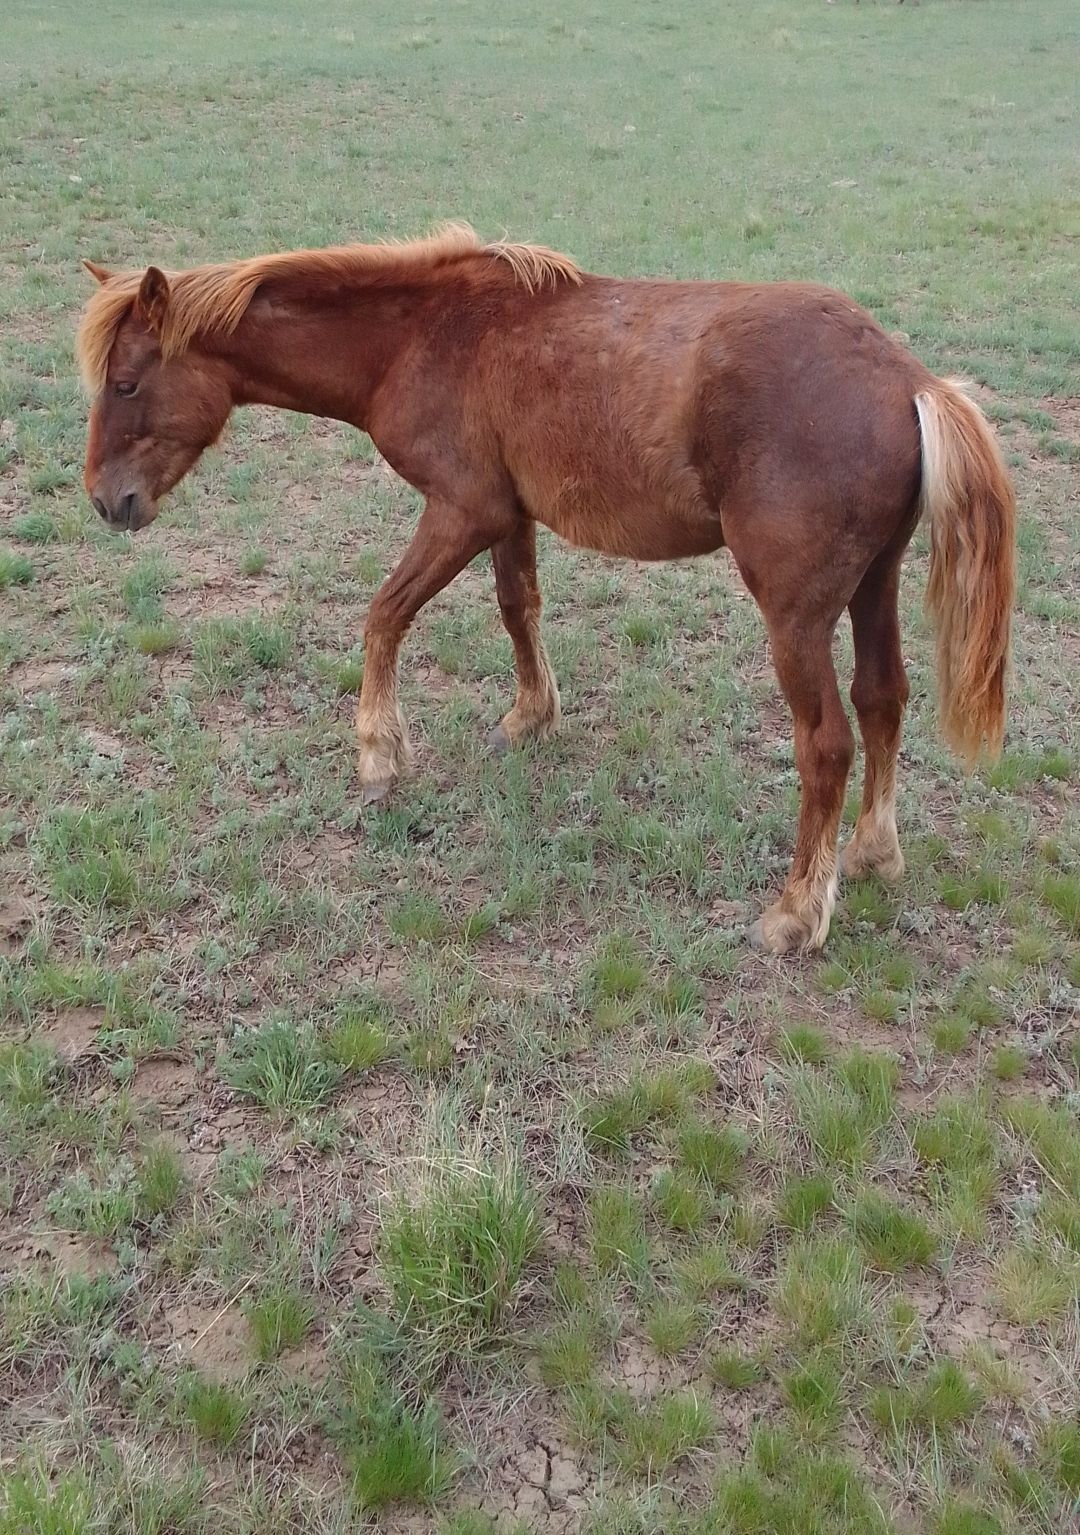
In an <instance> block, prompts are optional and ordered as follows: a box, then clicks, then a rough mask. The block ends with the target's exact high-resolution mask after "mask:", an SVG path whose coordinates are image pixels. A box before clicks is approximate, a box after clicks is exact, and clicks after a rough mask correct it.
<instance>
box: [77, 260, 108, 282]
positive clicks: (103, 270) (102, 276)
mask: <svg viewBox="0 0 1080 1535" xmlns="http://www.w3.org/2000/svg"><path fill="white" fill-rule="evenodd" d="M83 266H84V267H85V268H86V270H87V271H88V272H89V273H90V276H91V277H96V278H97V280H98V282H108V280H109V278H110V277H111V276H112V273H111V272H110V271H109V269H108V267H107V266H98V264H97V262H96V261H84V262H83Z"/></svg>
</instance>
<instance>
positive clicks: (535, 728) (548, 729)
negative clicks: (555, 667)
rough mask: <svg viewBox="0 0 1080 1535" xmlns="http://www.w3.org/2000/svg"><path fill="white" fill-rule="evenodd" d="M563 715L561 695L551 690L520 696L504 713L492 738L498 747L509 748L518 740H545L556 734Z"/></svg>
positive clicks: (492, 742)
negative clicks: (526, 696)
mask: <svg viewBox="0 0 1080 1535" xmlns="http://www.w3.org/2000/svg"><path fill="white" fill-rule="evenodd" d="M561 719H562V710H561V707H560V704H559V695H558V693H557V692H555V691H552V692H551V693H546V694H543V695H541V696H540V697H536V696H532V697H529V698H527V699H519V700H518V701H517V702H516V703H515V704H514V707H513V708H512V709H511V710H509V712H508V713H506V714H504V715H503V717H502V719H501V720H500V721H499V723H498V724H497V725H496V726H495V729H494V730H493V731H492V732H491V735H490V737H489V740H490V742H491V745H492V746H493V747H494V749H495V750H496V751H507V750H508V749H509V748H510V747H511V746H516V745H517V744H518V742H519V741H528V740H536V741H542V740H544V739H546V737H548V736H551V735H554V734H555V732H556V731H557V730H558V728H559V724H560V721H561Z"/></svg>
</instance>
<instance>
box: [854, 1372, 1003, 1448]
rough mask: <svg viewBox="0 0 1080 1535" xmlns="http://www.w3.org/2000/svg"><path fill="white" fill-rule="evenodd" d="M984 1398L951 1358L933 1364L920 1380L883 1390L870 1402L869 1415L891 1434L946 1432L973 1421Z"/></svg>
mask: <svg viewBox="0 0 1080 1535" xmlns="http://www.w3.org/2000/svg"><path fill="white" fill-rule="evenodd" d="M982 1402H983V1398H982V1393H981V1392H980V1390H979V1388H978V1386H976V1385H975V1383H974V1382H973V1381H971V1380H970V1379H969V1378H968V1377H967V1376H966V1375H965V1374H964V1372H963V1370H961V1368H960V1367H959V1365H957V1364H955V1363H954V1362H953V1361H952V1360H951V1359H945V1360H942V1361H941V1362H940V1363H939V1364H936V1365H933V1366H932V1367H931V1368H930V1369H929V1370H928V1371H927V1372H926V1374H925V1376H923V1378H922V1379H921V1380H916V1381H913V1382H912V1383H911V1384H905V1385H904V1386H900V1387H883V1388H882V1389H881V1390H880V1391H878V1392H876V1393H875V1394H874V1396H873V1398H872V1399H871V1403H870V1412H871V1416H872V1417H873V1419H874V1421H875V1422H876V1423H877V1424H878V1425H879V1427H881V1428H883V1429H886V1430H888V1431H889V1432H890V1433H898V1432H902V1431H904V1430H906V1429H912V1430H923V1431H928V1432H929V1431H932V1432H934V1433H937V1434H943V1433H946V1432H948V1431H950V1430H952V1429H953V1428H955V1426H956V1425H957V1424H959V1423H963V1422H966V1421H967V1420H968V1419H969V1418H972V1417H973V1416H974V1415H975V1414H976V1413H977V1412H978V1411H979V1409H980V1407H981V1406H982Z"/></svg>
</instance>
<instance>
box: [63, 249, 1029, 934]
mask: <svg viewBox="0 0 1080 1535" xmlns="http://www.w3.org/2000/svg"><path fill="white" fill-rule="evenodd" d="M87 265H88V266H89V269H90V271H91V272H92V273H93V275H94V276H95V277H96V278H97V279H98V281H99V283H100V285H101V286H100V287H99V288H98V289H97V290H96V292H95V293H94V295H93V296H92V298H91V300H90V303H89V305H88V307H87V310H86V314H85V316H84V319H83V321H82V326H81V329H80V332H79V358H80V362H81V365H82V370H83V374H84V377H85V379H86V381H87V384H88V386H89V387H90V389H91V390H92V392H93V394H94V396H95V398H94V403H93V407H92V410H91V413H90V429H89V441H88V446H87V457H86V486H87V489H88V491H89V493H90V495H91V497H92V498H93V502H94V505H95V507H96V508H97V510H98V511H99V513H100V514H101V516H102V517H103V518H104V519H105V520H106V522H108V523H109V524H110V525H111V526H112V527H119V528H126V529H128V530H131V531H134V530H135V529H137V528H141V527H145V525H146V524H147V523H148V522H151V521H152V520H153V518H154V517H155V516H156V515H157V509H158V502H159V499H160V497H162V496H163V495H164V494H165V493H166V492H167V491H169V490H170V489H171V488H172V487H173V486H174V485H176V483H177V482H178V481H179V480H180V479H181V478H182V476H183V475H184V474H186V473H187V471H188V470H189V469H190V468H191V467H192V465H193V464H194V463H195V461H196V460H197V459H198V457H199V455H200V454H201V453H202V451H203V449H204V448H206V447H207V446H208V444H210V443H211V442H213V441H214V439H215V438H216V437H218V435H219V434H220V432H221V431H222V429H223V427H224V426H225V422H226V420H227V419H228V416H229V414H230V412H231V411H232V409H233V407H234V406H237V405H251V404H263V405H276V406H282V407H284V408H285V409H287V410H297V411H305V412H311V413H313V414H315V415H320V416H331V417H335V418H337V419H338V420H340V421H346V422H349V423H351V424H352V425H353V426H355V427H359V428H361V429H362V430H364V431H365V432H367V433H368V434H369V435H370V436H371V438H372V439H373V441H374V442H375V444H376V446H377V447H378V449H379V451H380V452H381V453H382V454H383V456H384V457H385V458H386V459H387V461H388V462H389V463H390V465H391V466H392V467H393V468H394V469H395V470H396V471H397V472H398V473H399V474H400V475H401V476H402V477H403V478H404V479H406V480H407V481H408V482H409V483H410V484H411V485H413V486H414V487H415V488H416V489H417V490H418V491H419V492H420V493H421V495H422V496H423V497H424V498H425V507H424V511H423V513H422V515H421V517H420V522H419V525H418V527H417V530H416V533H415V536H414V537H413V540H412V542H411V543H410V545H409V547H408V549H407V551H406V553H405V555H404V557H403V558H402V560H401V563H400V564H399V565H398V567H397V569H396V570H395V571H394V573H393V574H392V575H391V576H390V577H389V579H388V580H387V581H386V582H385V583H384V584H383V586H382V587H381V588H380V590H379V591H378V593H377V594H376V596H375V598H374V600H373V602H372V604H371V608H370V611H369V613H368V617H367V623H366V626H365V630H364V642H365V647H366V656H365V668H364V681H363V687H362V690H361V695H360V706H359V714H358V718H357V734H358V736H359V748H360V755H359V775H360V781H361V784H362V785H363V789H364V795H365V799H368V800H373V799H377V798H380V797H381V796H382V795H384V794H385V793H386V792H387V791H388V790H389V788H390V786H391V785H392V784H393V782H394V780H395V779H397V778H398V777H399V776H400V775H401V774H402V773H404V772H405V771H406V770H407V768H408V767H409V764H410V758H411V752H410V747H409V742H408V736H407V733H406V728H405V721H404V719H403V717H402V714H401V710H400V708H399V706H398V699H397V663H398V651H399V649H400V646H401V642H402V639H403V637H404V635H405V632H406V630H407V629H408V627H409V625H410V623H411V622H412V620H413V619H414V618H415V616H416V614H417V613H418V612H419V610H420V609H421V608H422V607H423V605H424V604H425V602H427V601H428V600H429V598H431V597H433V596H434V595H435V593H436V592H439V591H441V590H442V588H443V587H444V586H446V585H447V583H448V582H450V581H452V580H453V578H454V577H455V576H456V575H457V574H458V572H459V571H460V570H462V569H463V568H464V567H465V566H466V565H467V564H468V563H469V562H470V561H471V560H472V559H474V558H475V557H476V556H477V555H478V554H480V553H481V551H482V550H485V549H490V551H491V557H492V561H493V564H494V567H495V585H496V590H497V594H498V601H499V607H500V609H501V612H502V618H503V622H504V623H505V625H506V628H507V631H508V632H509V635H510V638H511V640H512V641H513V647H514V657H515V662H516V668H517V696H516V698H515V701H514V705H513V707H512V708H511V709H510V711H509V713H508V714H507V715H506V716H505V717H504V719H503V720H502V723H501V725H500V726H499V727H498V730H497V731H496V742H497V744H500V745H506V744H509V743H513V742H517V741H520V740H522V739H523V738H525V737H527V736H544V735H547V734H548V733H549V732H550V731H553V730H554V729H555V728H556V727H557V726H558V723H559V693H558V689H557V687H556V683H555V678H554V675H553V674H552V670H551V666H550V663H549V661H548V658H547V654H546V652H545V650H544V644H543V641H542V639H541V636H540V592H539V589H538V586H537V579H536V524H537V523H538V522H539V523H542V524H543V525H544V526H545V527H547V528H550V529H551V530H552V531H553V532H555V533H557V534H559V536H560V537H561V538H564V539H567V540H568V541H569V542H570V543H572V544H579V545H582V546H583V547H585V548H588V549H595V550H599V551H601V552H602V553H604V554H609V555H624V556H627V557H629V558H631V559H637V560H675V559H683V558H686V557H687V556H690V555H701V554H711V553H712V552H713V551H714V550H717V549H720V548H721V547H722V546H724V545H726V546H727V547H728V549H730V551H731V553H732V556H733V557H734V560H735V563H736V565H737V566H738V568H739V571H740V572H741V574H742V577H743V580H744V581H745V582H746V585H747V586H748V588H749V589H750V591H751V592H752V593H753V595H754V597H755V598H756V600H757V602H758V605H759V607H760V608H761V611H762V614H763V615H764V618H765V623H766V625H767V627H768V632H769V638H770V640H771V644H772V655H773V660H774V663H775V666H776V672H777V675H778V677H779V680H780V685H781V687H782V688H783V690H784V694H785V697H786V698H787V701H788V704H789V705H790V708H791V712H792V715H793V717H794V734H795V760H796V764H797V766H798V770H799V776H800V779H801V784H802V802H801V807H800V812H799V827H798V835H797V838H796V843H795V852H794V857H793V860H792V864H791V869H790V872H789V874H788V879H787V884H786V886H785V888H784V891H783V893H782V895H781V897H780V899H779V900H778V901H777V902H776V903H775V904H774V905H772V906H770V907H769V908H768V910H766V911H765V913H764V914H763V916H762V917H761V918H760V920H759V921H758V922H757V923H756V924H755V929H754V933H753V936H754V937H755V939H756V941H757V942H758V943H759V944H760V945H761V946H762V947H764V948H765V949H767V950H769V951H771V952H773V953H782V952H784V951H785V950H788V949H792V948H804V949H817V948H820V946H821V945H822V944H823V943H824V941H825V936H826V934H827V932H828V928H829V919H830V916H831V913H832V909H833V906H834V903H835V899H836V888H837V858H836V844H837V834H838V829H839V824H840V815H841V810H842V807H843V802H844V793H845V785H846V783H847V778H848V774H849V772H850V769H851V765H852V761H853V758H854V751H855V745H854V738H853V736H852V732H851V728H850V726H849V724H848V720H847V716H846V714H845V711H844V706H843V704H842V703H841V700H840V694H839V692H838V690H837V683H836V673H835V671H834V669H833V662H832V655H831V646H832V638H833V632H834V630H835V628H836V625H837V622H838V620H839V618H840V616H841V614H842V613H843V611H844V609H845V608H847V610H848V612H849V613H850V615H851V624H852V630H853V633H854V641H855V676H854V681H853V684H852V688H851V698H852V702H853V704H854V707H855V712H856V714H857V715H858V720H859V728H860V730H861V732H862V738H863V744H864V747H865V753H866V776H865V784H864V788H863V797H862V809H861V811H860V814H859V817H858V821H857V824H856V827H855V831H854V835H853V836H852V838H851V841H850V843H849V845H848V847H847V849H846V851H845V855H844V869H845V871H846V872H847V873H848V874H851V875H862V874H867V873H869V872H871V871H873V872H875V873H877V874H878V875H880V876H881V877H882V878H884V879H886V880H895V879H898V878H899V876H900V875H901V873H902V872H903V867H904V861H903V857H902V854H901V852H900V844H899V840H898V838H897V831H896V809H895V801H896V759H897V752H898V749H899V743H900V726H901V718H902V716H903V712H904V705H905V702H906V700H907V696H908V683H907V678H906V676H905V673H904V663H903V656H902V652H901V648H900V630H899V624H898V618H897V588H898V585H899V580H900V562H901V559H902V557H903V553H904V550H905V548H906V547H907V544H908V541H909V539H910V538H911V535H912V532H913V530H914V528H915V526H916V524H917V522H918V521H919V518H920V516H922V515H923V514H924V513H925V514H927V515H928V516H929V520H930V531H931V541H932V542H931V557H930V579H929V588H928V593H927V601H928V606H929V609H930V612H931V614H932V617H933V619H934V621H935V626H936V630H937V671H938V683H939V694H940V706H941V710H940V712H941V720H942V725H943V729H944V733H945V735H946V737H947V739H948V740H949V742H950V743H951V744H952V746H953V747H954V748H955V749H956V750H957V751H958V753H959V754H960V755H961V756H962V757H963V758H964V759H966V760H967V761H968V762H969V763H970V762H971V761H972V760H973V759H974V758H975V757H976V756H978V754H979V753H980V751H981V750H982V749H983V747H984V746H985V747H986V748H987V749H989V750H990V751H991V752H993V751H996V750H997V749H999V748H1000V745H1001V741H1002V735H1003V731H1004V719H1005V692H1004V690H1005V672H1006V663H1007V656H1008V648H1009V625H1010V613H1011V606H1012V597H1013V584H1014V523H1015V505H1014V500H1013V493H1012V489H1011V486H1010V483H1009V478H1008V475H1007V473H1006V470H1005V467H1004V463H1003V461H1002V457H1001V454H1000V452H999V450H998V448H997V446H996V444H995V441H994V438H993V437H992V435H991V433H990V430H989V428H988V426H987V425H986V422H985V421H984V419H983V416H982V414H981V413H980V411H979V410H978V408H977V407H976V406H975V405H974V404H972V402H971V401H970V400H969V399H968V398H967V397H966V395H965V394H964V393H963V392H962V389H961V387H960V386H959V384H958V383H957V382H955V381H951V380H945V379H940V378H936V377H935V376H934V375H933V374H932V373H929V372H928V371H927V369H926V368H924V367H923V365H922V364H921V363H920V362H918V361H917V360H916V359H915V358H914V357H913V356H912V355H911V354H910V353H909V352H907V351H906V350H905V349H904V348H903V347H902V346H901V345H900V344H899V342H897V341H896V340H894V339H893V338H891V337H890V336H889V335H887V334H886V333H885V332H884V331H883V330H882V329H881V327H880V326H879V325H878V324H877V323H876V322H875V321H874V320H873V319H872V318H871V316H870V315H869V314H867V313H866V312H865V311H864V310H862V309H860V308H859V307H858V305H856V304H855V303H853V302H852V300H851V299H849V298H846V297H845V296H844V295H843V294H841V293H836V292H833V291H831V290H830V289H828V288H823V287H817V286H814V285H810V284H804V283H776V284H765V285H756V284H750V283H737V282H729V283H720V282H693V283H691V282H656V281H621V280H618V279H615V278H611V277H600V276H593V275H590V274H587V273H585V272H583V271H581V270H579V268H578V267H577V266H575V264H574V263H573V262H572V261H570V260H569V259H568V258H567V257H565V256H560V255H557V254H555V253H554V252H552V251H549V250H544V249H542V248H540V247H537V246H529V245H511V244H507V243H499V244H494V245H482V244H480V243H479V242H478V240H477V239H476V236H475V235H474V234H473V233H472V231H471V230H470V229H468V228H467V227H466V226H462V225H452V226H449V227H447V228H445V229H443V230H442V231H440V232H439V233H437V234H436V235H434V236H432V237H431V238H429V239H426V240H419V241H414V242H411V243H407V244H403V245H399V246H393V245H375V246H372V245H356V246H343V247H338V248H331V249H328V250H319V251H294V252H291V253H289V254H284V255H270V256H261V257H258V258H255V259H253V260H246V261H236V262H231V263H228V264H223V265H218V266H205V267H199V268H196V269H194V270H192V271H187V272H178V273H174V274H171V275H169V276H166V275H165V274H164V273H163V272H161V271H160V270H159V269H158V268H157V267H150V268H148V269H147V270H146V271H145V272H136V273H121V274H118V275H113V274H111V273H109V272H107V271H105V270H104V269H103V268H101V267H97V266H94V265H93V264H92V263H87Z"/></svg>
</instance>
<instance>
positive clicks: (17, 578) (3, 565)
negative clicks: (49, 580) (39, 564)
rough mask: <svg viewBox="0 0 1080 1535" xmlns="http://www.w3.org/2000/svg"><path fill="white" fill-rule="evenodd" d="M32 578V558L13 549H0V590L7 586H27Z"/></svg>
mask: <svg viewBox="0 0 1080 1535" xmlns="http://www.w3.org/2000/svg"><path fill="white" fill-rule="evenodd" d="M33 579H34V565H33V561H32V560H30V559H28V558H27V556H26V555H25V554H19V553H17V552H16V551H15V550H14V549H0V590H3V588H4V587H8V586H29V585H30V584H31V582H32V581H33Z"/></svg>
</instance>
